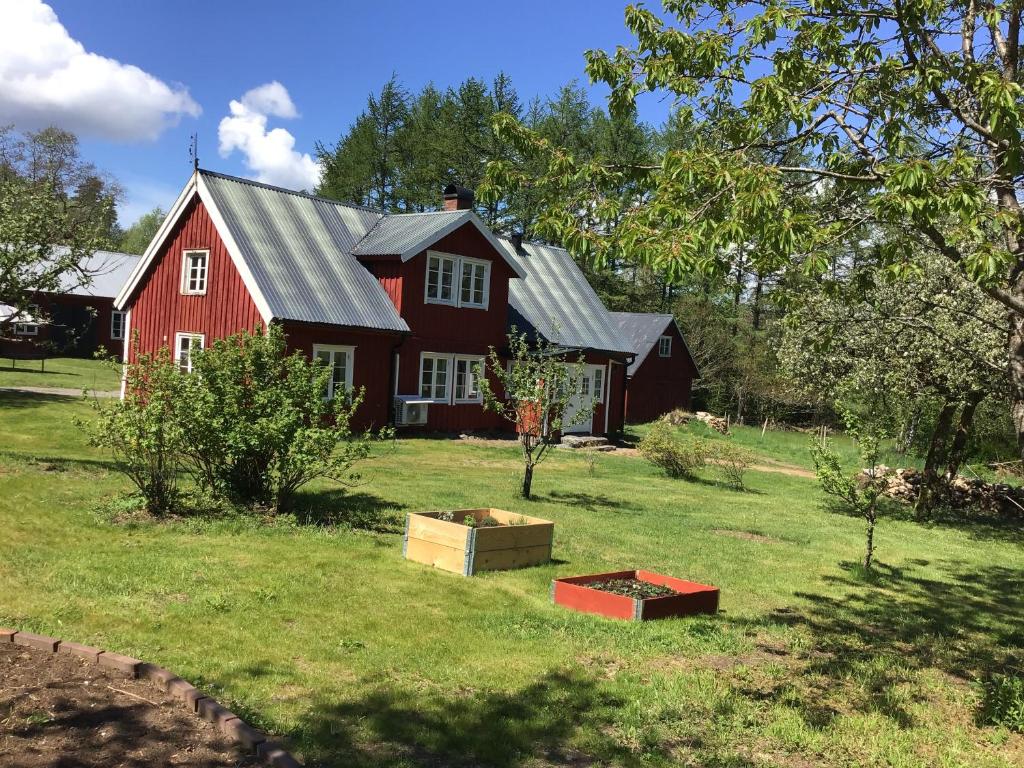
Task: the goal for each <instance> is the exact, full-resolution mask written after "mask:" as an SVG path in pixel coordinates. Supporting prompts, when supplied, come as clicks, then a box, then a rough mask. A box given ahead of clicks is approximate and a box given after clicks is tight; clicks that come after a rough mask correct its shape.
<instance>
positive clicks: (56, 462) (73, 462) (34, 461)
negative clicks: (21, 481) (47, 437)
mask: <svg viewBox="0 0 1024 768" xmlns="http://www.w3.org/2000/svg"><path fill="white" fill-rule="evenodd" d="M0 463H10V464H23V465H25V466H26V467H28V468H30V469H38V470H40V471H42V472H67V471H68V470H72V469H78V470H81V471H87V470H93V471H95V470H103V471H114V470H116V469H117V465H116V464H115V463H114V461H113V460H112V459H84V458H81V457H79V456H75V457H67V456H40V455H38V454H34V453H19V452H18V451H5V450H0Z"/></svg>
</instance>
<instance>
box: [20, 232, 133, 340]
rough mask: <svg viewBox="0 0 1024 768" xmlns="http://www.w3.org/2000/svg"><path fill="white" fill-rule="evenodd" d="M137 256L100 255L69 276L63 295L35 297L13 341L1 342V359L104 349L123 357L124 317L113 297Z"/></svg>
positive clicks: (38, 294) (111, 253)
mask: <svg viewBox="0 0 1024 768" xmlns="http://www.w3.org/2000/svg"><path fill="white" fill-rule="evenodd" d="M139 261H140V257H139V256H133V255H131V254H128V253H114V252H112V251H96V253H94V254H93V255H92V256H89V257H88V258H86V259H85V260H83V262H82V263H81V264H80V265H79V267H80V269H81V274H79V273H75V274H73V275H72V274H68V275H66V276H65V277H64V278H63V279H62V282H63V283H64V285H63V286H62V288H61V290H59V291H55V292H53V293H44V292H40V293H37V294H36V295H35V296H34V297H33V302H34V304H33V307H32V309H33V311H32V312H31V316H29V317H25V316H24V315H22V317H21V318H19V319H20V320H22V322H17V323H15V324H14V325H13V326H12V333H11V337H10V338H6V339H0V356H11V357H35V356H44V355H45V356H56V355H59V356H69V357H91V356H92V354H93V352H95V351H96V350H97V349H99V348H100V347H103V348H104V349H106V350H107V351H108V352H110V353H111V354H113V355H121V354H122V349H123V341H124V338H125V314H124V312H120V311H118V310H115V309H114V297H115V296H117V294H118V293H119V292H120V291H121V289H122V288H123V287H124V285H125V282H126V281H127V279H128V276H129V275H131V273H132V271H133V270H134V269H135V267H136V266H137V265H138V263H139Z"/></svg>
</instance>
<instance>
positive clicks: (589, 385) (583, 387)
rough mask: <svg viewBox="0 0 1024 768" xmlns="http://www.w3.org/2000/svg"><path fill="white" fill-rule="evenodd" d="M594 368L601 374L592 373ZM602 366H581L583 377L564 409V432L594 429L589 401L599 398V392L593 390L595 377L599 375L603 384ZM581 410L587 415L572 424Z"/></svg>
mask: <svg viewBox="0 0 1024 768" xmlns="http://www.w3.org/2000/svg"><path fill="white" fill-rule="evenodd" d="M595 370H598V371H602V374H596V375H595V373H594V371H595ZM603 371H604V367H603V366H600V365H585V366H583V377H582V378H581V379H580V385H579V391H578V392H577V393H576V396H575V397H574V398H572V399H571V400H570V401H569V406H568V407H567V408H566V409H565V418H564V419H563V423H564V424H565V425H566V426H565V427H563V428H562V432H565V433H566V434H590V433H591V432H593V430H594V409H593V407H592V406H591V403H592V402H593V401H594V399H595V398H598V399H599V394H598V393H597V392H596V391H595V381H596V380H597V377H600V381H601V382H602V384H603V380H604V376H603ZM581 410H586V411H588V413H587V417H586V418H585V419H584V420H583V421H581V422H580V423H578V424H572V422H573V421H575V420H576V419H575V418H574V417H575V416H576V414H577V413H579V412H580V411H581Z"/></svg>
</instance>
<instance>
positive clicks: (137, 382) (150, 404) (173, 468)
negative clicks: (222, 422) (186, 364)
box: [77, 349, 188, 515]
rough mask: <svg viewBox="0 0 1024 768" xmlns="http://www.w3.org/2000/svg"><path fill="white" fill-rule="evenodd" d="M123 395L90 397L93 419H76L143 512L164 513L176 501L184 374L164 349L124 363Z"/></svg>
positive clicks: (182, 436)
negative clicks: (137, 496) (128, 485)
mask: <svg viewBox="0 0 1024 768" xmlns="http://www.w3.org/2000/svg"><path fill="white" fill-rule="evenodd" d="M124 376H125V379H124V398H123V399H121V400H104V399H102V398H95V399H93V400H92V403H93V407H94V409H95V412H96V416H97V418H96V419H95V420H83V419H79V420H78V422H77V423H78V424H79V426H80V427H82V428H83V429H84V430H85V431H86V433H87V435H88V439H89V444H90V445H92V446H94V447H97V448H102V449H104V450H106V451H108V452H109V453H110V454H111V456H112V457H113V459H114V464H115V466H116V467H117V468H118V469H119V470H120V471H121V472H123V473H124V474H125V475H127V476H128V477H129V478H130V479H131V481H132V482H133V483H134V484H135V487H136V488H138V490H139V493H140V494H141V495H142V498H143V500H144V503H145V506H146V511H147V512H148V513H149V514H151V515H164V514H167V513H168V512H171V511H172V510H173V509H174V506H175V502H176V501H177V499H178V479H179V476H180V472H181V467H182V454H183V449H184V445H185V442H186V439H187V434H188V433H187V432H186V430H185V429H184V428H183V425H182V420H181V418H180V412H179V409H180V407H181V406H182V404H183V393H184V391H185V387H184V385H185V377H184V376H183V374H181V373H180V372H179V371H178V368H177V366H176V365H175V364H174V363H173V361H171V359H170V354H169V353H168V352H167V350H166V349H163V350H161V351H159V352H157V353H156V354H153V355H147V354H140V355H139V356H138V358H137V360H136V362H134V363H131V364H130V365H127V366H126V367H125V374H124Z"/></svg>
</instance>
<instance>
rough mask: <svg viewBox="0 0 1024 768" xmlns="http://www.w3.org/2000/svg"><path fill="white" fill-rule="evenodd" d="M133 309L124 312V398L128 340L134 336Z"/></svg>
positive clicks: (122, 378) (122, 366)
mask: <svg viewBox="0 0 1024 768" xmlns="http://www.w3.org/2000/svg"><path fill="white" fill-rule="evenodd" d="M131 328H132V311H131V310H130V309H129V310H128V311H127V312H125V313H124V344H122V345H121V399H122V400H124V391H125V389H126V387H127V386H128V351H129V347H128V342H129V341H131V338H132V331H131Z"/></svg>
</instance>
